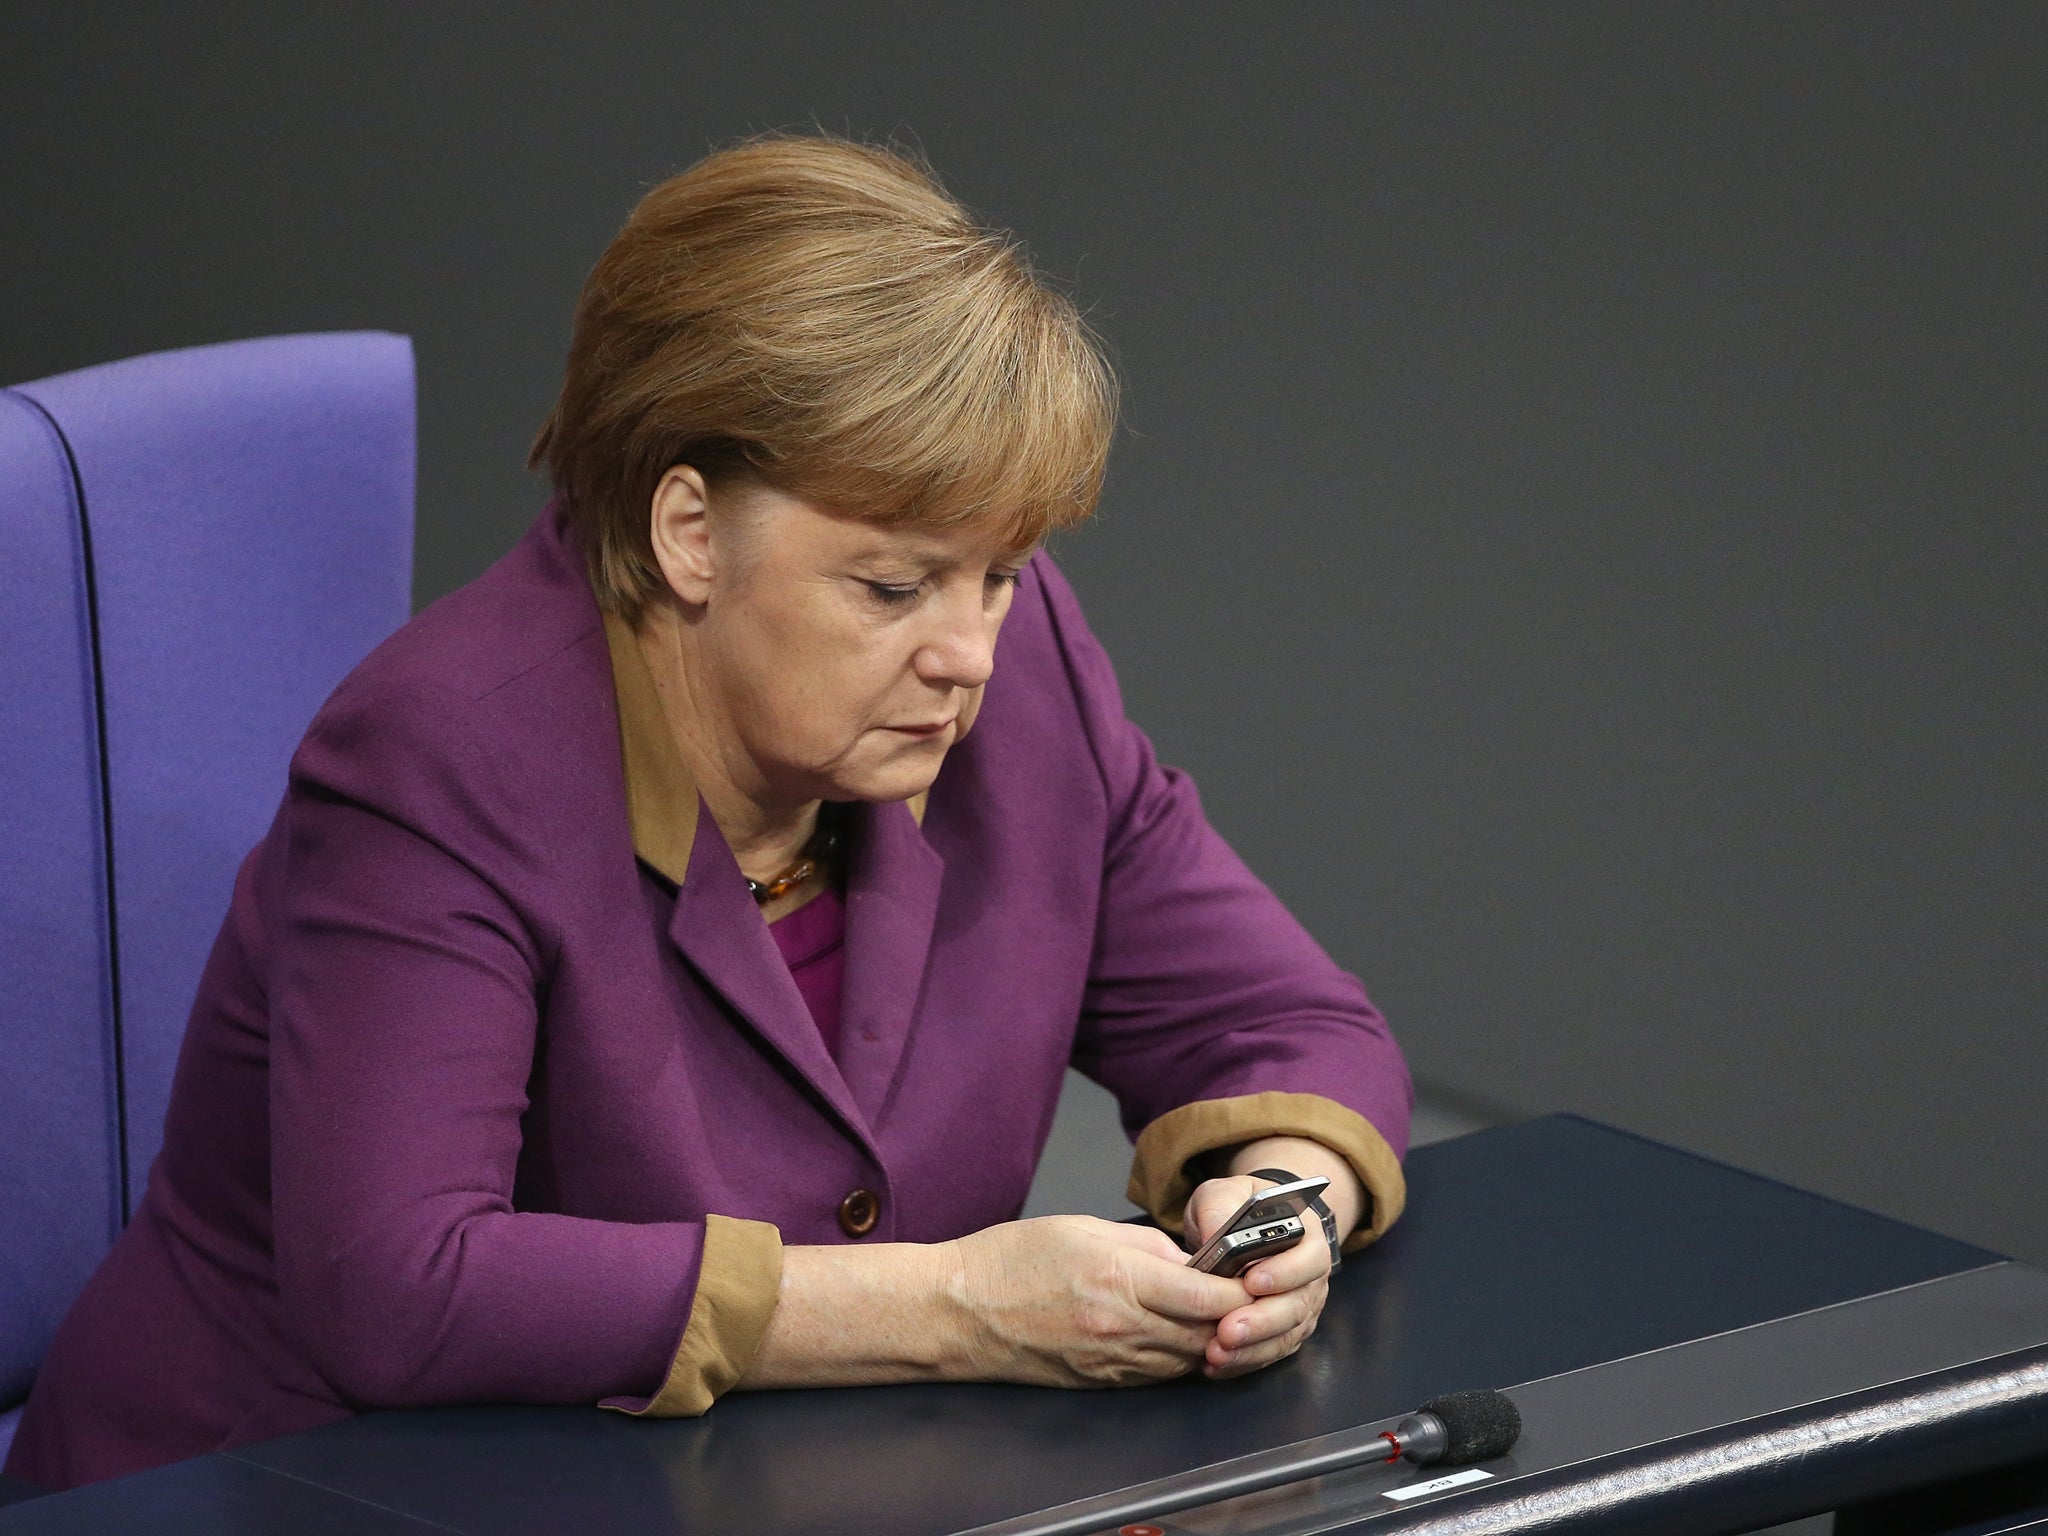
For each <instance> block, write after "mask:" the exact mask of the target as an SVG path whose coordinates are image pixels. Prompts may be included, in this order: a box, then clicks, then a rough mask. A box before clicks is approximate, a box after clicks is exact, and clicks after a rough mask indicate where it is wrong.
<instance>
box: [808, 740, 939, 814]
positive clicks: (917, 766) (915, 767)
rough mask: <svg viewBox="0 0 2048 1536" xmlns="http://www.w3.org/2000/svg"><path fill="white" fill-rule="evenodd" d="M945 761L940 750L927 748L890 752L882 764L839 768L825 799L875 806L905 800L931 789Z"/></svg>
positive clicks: (833, 776)
mask: <svg viewBox="0 0 2048 1536" xmlns="http://www.w3.org/2000/svg"><path fill="white" fill-rule="evenodd" d="M945 760H946V753H945V749H944V748H943V747H938V748H936V749H934V747H931V746H927V747H924V748H922V749H921V750H918V751H914V752H892V753H891V754H889V757H888V759H887V760H886V761H882V762H875V763H863V764H860V765H859V766H858V767H852V766H846V767H842V768H841V769H840V770H839V771H838V772H837V773H834V774H833V775H832V787H831V789H830V790H829V791H828V792H827V794H826V798H827V799H831V800H866V801H869V802H870V803H872V804H875V805H884V804H887V803H888V802H889V801H892V800H908V799H910V798H911V797H912V796H914V795H921V794H923V793H924V792H925V791H926V790H928V789H930V788H931V787H932V781H933V780H934V779H936V778H937V777H938V776H939V766H940V764H942V763H944V762H945Z"/></svg>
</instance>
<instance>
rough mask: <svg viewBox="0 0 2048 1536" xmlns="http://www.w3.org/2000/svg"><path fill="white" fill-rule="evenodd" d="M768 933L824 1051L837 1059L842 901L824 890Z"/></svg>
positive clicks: (843, 944)
mask: <svg viewBox="0 0 2048 1536" xmlns="http://www.w3.org/2000/svg"><path fill="white" fill-rule="evenodd" d="M768 932H769V935H770V936H771V937H772V938H773V939H774V940H775V947H776V949H778V950H780V951H781V953H782V963H783V964H784V965H786V966H788V967H789V974H790V976H791V977H793V978H794V979H795V981H796V989H797V991H798V992H800V993H802V994H803V1000H804V1006H805V1007H806V1008H808V1009H810V1010H811V1017H812V1018H813V1019H815V1020H816V1021H817V1025H818V1033H819V1034H821V1035H823V1036H824V1037H825V1049H826V1050H827V1051H829V1052H831V1053H832V1055H833V1056H834V1057H837V1056H838V1054H839V989H840V983H841V982H842V981H844V979H845V977H846V901H845V898H843V897H842V896H841V895H840V894H839V891H838V889H837V888H836V887H833V886H827V887H826V888H825V891H824V893H823V894H822V895H819V896H814V897H812V898H811V900H809V901H807V902H805V903H804V904H803V905H802V906H800V907H798V908H797V909H796V910H795V911H794V912H791V913H789V914H788V915H787V916H785V917H779V918H777V919H776V920H775V921H774V922H772V923H770V924H769V925H768Z"/></svg>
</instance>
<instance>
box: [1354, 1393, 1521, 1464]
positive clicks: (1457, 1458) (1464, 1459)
mask: <svg viewBox="0 0 2048 1536" xmlns="http://www.w3.org/2000/svg"><path fill="white" fill-rule="evenodd" d="M1380 1438H1381V1439H1382V1440H1384V1441H1386V1442H1387V1443H1388V1444H1389V1445H1391V1446H1393V1448H1394V1454H1393V1455H1391V1456H1389V1457H1388V1458H1387V1460H1388V1461H1399V1460H1401V1459H1402V1458H1403V1457H1406V1458H1407V1459H1408V1460H1410V1461H1412V1462H1414V1463H1415V1465H1417V1466H1418V1467H1433V1466H1438V1465H1441V1466H1446V1467H1462V1466H1465V1465H1467V1464H1468V1463H1471V1462H1475V1461H1491V1460H1493V1458H1494V1457H1496V1456H1505V1455H1507V1453H1508V1451H1509V1450H1510V1449H1511V1448H1512V1447H1513V1446H1514V1443H1515V1442H1516V1441H1517V1440H1519V1439H1521V1438H1522V1412H1521V1410H1520V1409H1519V1408H1517V1407H1516V1406H1515V1405H1514V1402H1513V1400H1512V1399H1510V1398H1508V1397H1506V1396H1504V1395H1503V1394H1501V1393H1499V1392H1446V1393H1445V1394H1444V1395H1443V1396H1442V1397H1432V1398H1431V1399H1430V1400H1429V1401H1428V1402H1426V1403H1424V1404H1423V1405H1422V1406H1421V1407H1420V1408H1418V1409H1417V1410H1416V1411H1415V1412H1413V1413H1411V1414H1409V1415H1408V1417H1406V1418H1405V1419H1403V1420H1402V1421H1401V1422H1400V1423H1398V1424H1396V1425H1395V1426H1394V1427H1393V1429H1392V1430H1390V1431H1388V1432H1386V1433H1384V1434H1382V1435H1381V1436H1380Z"/></svg>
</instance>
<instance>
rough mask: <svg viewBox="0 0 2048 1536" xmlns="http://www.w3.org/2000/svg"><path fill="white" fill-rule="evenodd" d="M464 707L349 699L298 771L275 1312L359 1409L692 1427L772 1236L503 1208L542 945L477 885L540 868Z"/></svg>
mask: <svg viewBox="0 0 2048 1536" xmlns="http://www.w3.org/2000/svg"><path fill="white" fill-rule="evenodd" d="M469 706H470V701H467V700H463V699H459V698H443V697H437V696H433V695H431V694H428V693H424V692H423V693H420V694H418V695H416V696H413V697H409V698H403V699H393V698H392V697H390V696H389V691H388V690H387V691H386V692H385V694H384V695H383V696H380V697H378V698H376V699H375V700H373V701H371V702H369V703H367V704H366V703H363V702H361V701H351V700H350V699H349V698H347V697H346V696H345V695H338V696H337V698H336V700H334V701H331V702H330V704H329V706H328V708H327V709H326V710H324V711H323V712H322V716H321V718H320V719H319V720H317V721H316V722H315V724H314V727H313V729H312V731H310V732H309V733H308V736H307V738H306V741H305V742H304V743H303V744H302V745H301V747H300V750H299V752H298V754H297V756H296V757H295V758H294V760H293V775H292V782H291V785H290V788H289V790H288V792H287V795H286V800H285V805H284V808H283V811H282V812H281V815H282V816H283V818H284V822H285V824H284V826H283V828H282V829H281V830H282V831H283V833H284V838H283V841H282V855H281V860H282V863H281V868H279V869H278V870H277V871H276V874H275V877H274V887H273V892H272V895H271V898H270V901H269V903H268V905H269V909H270V911H271V912H272V913H273V916H272V918H271V923H272V932H271V935H270V941H271V950H270V954H271V961H270V966H269V985H270V1005H271V1006H270V1019H271V1042H270V1113H271V1146H272V1214H273V1221H274V1241H275V1249H276V1259H277V1277H278V1287H279V1291H280V1294H281V1298H282V1301H283V1303H284V1310H285V1315H286V1318H287V1320H288V1325H289V1326H290V1327H291V1328H292V1329H293V1330H294V1331H295V1333H296V1335H297V1337H298V1341H299V1344H300V1346H301V1347H302V1348H303V1349H304V1350H305V1351H306V1353H307V1355H308V1356H309V1358H310V1359H311V1360H312V1362H313V1364H314V1365H315V1367H316V1368H317V1369H319V1370H320V1372H321V1373H322V1375H323V1376H325V1377H326V1378H327V1380H328V1381H329V1383H330V1384H331V1385H332V1386H333V1387H334V1388H335V1390H336V1391H337V1392H338V1393H339V1394H340V1395H341V1396H342V1397H343V1398H344V1400H346V1401H348V1402H350V1403H351V1404H353V1405H355V1406H357V1407H360V1408H369V1407H394V1406H410V1405H424V1404H438V1403H454V1402H523V1403H579V1402H582V1403H588V1402H594V1401H604V1402H605V1403H606V1405H607V1406H613V1407H618V1408H622V1409H625V1410H626V1411H629V1412H641V1411H652V1412H655V1413H695V1412H702V1411H703V1410H704V1408H705V1407H707V1406H709V1404H710V1402H711V1400H712V1399H713V1398H714V1397H716V1396H717V1395H718V1393H719V1392H720V1391H722V1390H724V1389H725V1388H726V1387H728V1386H730V1385H731V1384H732V1383H733V1382H734V1381H736V1380H737V1379H738V1377H739V1376H740V1374H741V1373H742V1372H743V1371H744V1370H745V1368H746V1365H747V1363H748V1360H749V1359H750V1357H751V1355H752V1352H753V1349H754V1347H755V1345H757V1344H758V1342H759V1339H760V1337H761V1334H762V1333H763V1332H764V1331H765V1329H766V1326H767V1322H768V1317H769V1314H770V1313H771V1312H772V1310H773V1307H774V1300H775V1296H776V1294H777V1280H778V1279H779V1272H780V1262H781V1245H780V1240H779V1237H778V1235H777V1233H776V1231H775V1229H774V1228H773V1227H772V1226H769V1225H767V1224H765V1223H761V1222H748V1221H737V1220H731V1219H727V1218H723V1217H719V1216H711V1217H708V1218H707V1219H706V1220H704V1221H676V1222H659V1223H649V1224H644V1225H642V1224H632V1223H625V1222H611V1221H599V1220H589V1219H582V1218H578V1217H572V1216H564V1215H556V1214H550V1213H547V1212H539V1211H522V1210H518V1209H515V1208H514V1205H513V1198H512V1194H513V1187H514V1178H515V1174H516V1170H517V1167H518V1163H519V1158H520V1152H521V1145H522V1138H521V1125H520V1120H521V1116H522V1114H523V1113H524V1112H525V1110H526V1107H527V1098H526V1085H527V1081H528V1077H529V1073H530V1072H531V1069H532V1066H533V1061H534V1055H535V1051H536V1048H537V1042H538V1036H539V1027H540V1007H541V1004H540V999H541V997H542V995H543V993H544V990H545V985H546V978H547V976H548V974H549V970H550V966H551V962H552V955H551V949H552V941H551V938H550V936H549V935H548V934H546V933H545V932H541V931H537V930H536V925H535V924H534V922H533V921H531V920H530V918H529V917H528V916H527V915H525V914H522V913H521V912H518V911H515V910H514V908H513V906H512V905H511V904H510V903H509V902H508V900H507V899H506V898H505V896H504V895H502V894H501V892H500V890H499V889H498V888H497V887H496V886H494V884H493V883H492V881H491V879H490V878H489V877H488V875H487V873H486V871H488V870H490V869H492V868H500V869H502V868H503V867H504V866H503V863H502V861H503V860H505V859H508V858H519V857H531V856H534V853H533V850H531V849H528V848H525V847H524V846H522V843H521V832H520V829H519V826H518V823H519V820H520V818H519V815H518V813H517V800H516V790H515V789H513V788H512V787H511V786H508V785H507V784H506V783H505V782H504V773H505V771H504V769H503V768H502V767H501V766H500V765H499V764H498V763H497V762H496V761H495V760H494V758H493V755H492V754H491V753H489V752H487V751H484V750H481V749H480V748H479V747H478V746H477V745H475V744H473V743H472V742H470V741H468V740H466V739H465V738H464V733H463V730H462V721H463V719H464V716H465V713H466V711H467V710H468V708H469ZM508 808H509V809H508Z"/></svg>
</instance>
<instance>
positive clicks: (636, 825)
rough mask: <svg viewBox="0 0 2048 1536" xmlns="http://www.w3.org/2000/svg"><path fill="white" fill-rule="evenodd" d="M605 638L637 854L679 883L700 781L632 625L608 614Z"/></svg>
mask: <svg viewBox="0 0 2048 1536" xmlns="http://www.w3.org/2000/svg"><path fill="white" fill-rule="evenodd" d="M604 640H605V645H606V647H607V648H608V649H609V650H610V652H611V658H612V688H613V691H614V692H616V693H617V695H618V700H619V746H620V753H621V757H622V759H623V761H624V764H625V769H626V820H627V822H628V823H629V824H630V825H631V826H632V829H633V852H634V853H636V854H638V855H639V856H640V859H641V860H642V861H643V862H644V863H646V864H647V865H648V866H649V867H651V868H653V869H655V870H658V871H660V872H661V873H662V874H664V875H666V876H668V878H669V879H671V880H673V881H674V882H675V883H676V884H677V885H679V886H680V885H681V884H682V883H683V875H684V873H685V872H686V871H687V870H688V869H689V867H690V849H691V847H692V846H693V845H694V844H695V843H696V840H697V781H696V780H695V779H693V778H691V777H690V770H689V769H688V767H686V766H685V765H684V763H683V755H682V753H680V752H678V751H677V750H676V739H675V734H674V733H673V732H672V731H671V730H670V729H669V724H668V714H667V712H666V711H665V710H663V708H662V707H661V695H660V694H659V693H658V692H656V690H655V687H654V675H653V674H652V673H650V672H649V671H648V670H647V658H646V657H645V656H643V655H641V654H640V642H639V641H638V640H637V639H636V638H635V637H634V634H633V630H632V626H630V625H629V624H627V623H626V621H625V620H624V619H622V618H620V617H619V616H618V615H617V614H613V613H608V614H606V615H605V616H604ZM925 798H926V797H925V795H924V794H922V793H920V794H917V795H913V796H912V797H911V799H910V814H911V816H912V817H914V818H915V819H916V820H917V822H918V823H919V824H920V825H922V824H923V822H924V807H925Z"/></svg>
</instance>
